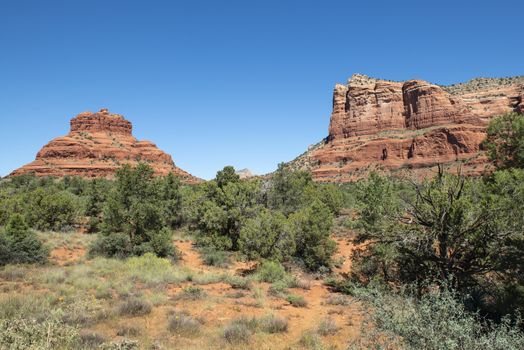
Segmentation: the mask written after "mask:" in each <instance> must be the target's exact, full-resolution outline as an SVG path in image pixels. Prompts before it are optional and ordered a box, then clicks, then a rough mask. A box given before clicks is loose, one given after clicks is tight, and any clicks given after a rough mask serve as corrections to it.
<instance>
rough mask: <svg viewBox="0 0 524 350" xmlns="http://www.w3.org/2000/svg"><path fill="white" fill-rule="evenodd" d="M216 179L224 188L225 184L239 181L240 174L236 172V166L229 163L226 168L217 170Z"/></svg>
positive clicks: (219, 185)
mask: <svg viewBox="0 0 524 350" xmlns="http://www.w3.org/2000/svg"><path fill="white" fill-rule="evenodd" d="M215 181H216V183H217V186H218V187H219V188H223V187H224V186H226V185H227V184H229V183H232V182H239V181H240V176H238V174H237V173H236V172H235V168H233V167H232V166H230V165H228V166H225V167H224V169H222V170H220V171H218V172H217V175H216V177H215Z"/></svg>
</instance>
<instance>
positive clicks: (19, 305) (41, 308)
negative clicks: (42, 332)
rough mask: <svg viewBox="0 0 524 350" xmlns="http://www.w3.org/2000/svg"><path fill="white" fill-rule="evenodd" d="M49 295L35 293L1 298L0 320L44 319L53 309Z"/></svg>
mask: <svg viewBox="0 0 524 350" xmlns="http://www.w3.org/2000/svg"><path fill="white" fill-rule="evenodd" d="M49 299H50V298H49V295H39V294H34V293H24V294H14V295H4V296H1V297H0V319H15V318H20V319H28V318H37V319H43V318H45V316H46V315H47V314H48V313H49V310H50V309H51V302H50V300H49Z"/></svg>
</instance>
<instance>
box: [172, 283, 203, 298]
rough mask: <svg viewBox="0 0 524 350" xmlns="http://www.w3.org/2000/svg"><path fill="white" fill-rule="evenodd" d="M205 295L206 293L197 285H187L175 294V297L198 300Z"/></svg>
mask: <svg viewBox="0 0 524 350" xmlns="http://www.w3.org/2000/svg"><path fill="white" fill-rule="evenodd" d="M205 295H206V293H205V292H204V290H203V289H202V288H200V287H197V286H187V287H185V288H184V289H182V291H181V292H180V294H178V295H177V299H186V300H187V299H189V300H198V299H202V298H204V297H205Z"/></svg>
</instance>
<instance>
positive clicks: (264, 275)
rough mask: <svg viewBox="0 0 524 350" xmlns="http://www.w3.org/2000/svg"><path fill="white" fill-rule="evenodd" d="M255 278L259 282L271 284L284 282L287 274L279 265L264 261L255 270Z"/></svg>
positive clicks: (274, 262)
mask: <svg viewBox="0 0 524 350" xmlns="http://www.w3.org/2000/svg"><path fill="white" fill-rule="evenodd" d="M256 277H257V279H258V280H259V281H262V282H269V283H273V282H277V281H282V280H284V279H285V278H286V277H287V274H286V270H285V269H284V266H282V265H281V264H280V263H278V262H276V261H269V260H266V261H264V262H262V264H260V266H259V267H258V268H257V271H256Z"/></svg>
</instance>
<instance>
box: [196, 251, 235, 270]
mask: <svg viewBox="0 0 524 350" xmlns="http://www.w3.org/2000/svg"><path fill="white" fill-rule="evenodd" d="M201 253H202V260H203V261H204V264H206V265H209V266H215V267H227V266H229V263H230V261H229V255H228V253H227V252H225V251H222V250H216V249H214V248H213V247H204V248H203V249H202V250H201Z"/></svg>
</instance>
